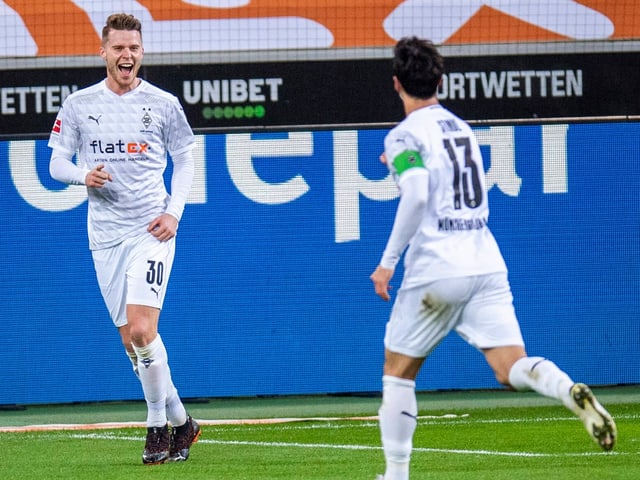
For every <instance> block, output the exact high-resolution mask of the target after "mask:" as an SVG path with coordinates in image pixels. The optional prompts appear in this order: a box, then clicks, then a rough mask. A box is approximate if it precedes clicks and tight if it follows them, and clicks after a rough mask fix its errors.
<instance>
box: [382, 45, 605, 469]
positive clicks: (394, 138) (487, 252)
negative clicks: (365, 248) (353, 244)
mask: <svg viewBox="0 0 640 480" xmlns="http://www.w3.org/2000/svg"><path fill="white" fill-rule="evenodd" d="M443 72H444V64H443V59H442V57H441V56H440V54H439V53H438V51H437V49H436V48H435V47H434V45H433V44H432V43H431V42H430V41H427V40H423V39H419V38H416V37H411V38H403V39H401V40H400V41H399V42H398V43H397V45H396V46H395V48H394V58H393V84H394V88H395V90H396V91H397V92H398V95H399V96H400V99H401V101H402V103H403V106H404V110H405V114H406V117H405V119H404V120H403V121H402V122H401V123H400V124H399V125H398V126H396V127H395V128H394V129H392V130H391V131H390V132H389V134H388V135H387V137H386V138H385V142H384V153H383V154H382V156H381V161H383V162H384V163H386V164H387V166H388V168H389V170H390V172H391V173H392V175H393V178H394V180H395V182H396V184H397V186H398V189H399V191H400V202H399V204H398V209H397V212H396V216H395V220H394V223H393V228H392V231H391V234H390V236H389V239H388V241H387V245H386V248H385V250H384V253H383V255H382V259H381V260H380V264H379V265H378V267H377V268H376V269H375V271H374V272H373V274H372V275H371V280H372V281H373V284H374V287H375V292H376V294H377V295H378V296H380V297H381V298H382V299H383V300H385V301H388V300H389V299H390V296H389V281H390V280H391V278H392V277H393V274H394V269H395V267H396V265H397V263H398V261H399V259H400V257H401V255H402V254H403V252H404V251H405V249H407V251H406V254H405V260H404V261H405V269H404V277H403V280H402V285H401V287H400V289H399V291H398V293H397V298H396V300H395V302H394V305H393V309H392V312H391V316H390V319H389V321H388V323H387V326H386V333H385V338H384V346H385V361H384V373H383V377H382V383H383V396H382V405H381V407H380V411H379V415H380V432H381V438H382V444H383V448H384V455H385V460H386V471H385V474H384V476H380V477H379V478H380V479H383V480H407V479H408V478H409V461H410V456H411V451H412V439H413V433H414V431H415V428H416V417H417V415H418V411H417V402H416V396H415V379H416V376H417V374H418V372H419V370H420V367H421V366H422V364H423V362H424V360H425V358H426V357H427V356H428V355H429V353H430V352H431V351H432V350H433V349H434V348H435V347H436V346H437V345H438V344H439V343H440V341H441V340H442V339H443V338H444V337H445V336H446V335H447V334H448V333H449V332H451V331H452V330H453V331H455V332H457V333H458V334H459V335H460V336H461V337H462V338H463V339H464V340H465V341H467V342H468V343H469V344H470V345H472V346H473V347H475V348H477V349H478V350H480V351H481V352H482V353H483V354H484V357H485V359H486V361H487V363H488V364H489V365H490V367H491V368H492V369H493V371H494V373H495V375H496V378H497V380H498V381H499V382H500V383H502V384H504V385H507V386H510V387H512V388H514V389H516V390H534V391H536V392H538V393H540V394H542V395H545V396H548V397H552V398H555V399H558V400H559V401H561V402H562V403H563V404H564V405H565V406H566V407H567V408H569V409H570V410H571V411H573V412H574V413H575V414H576V415H578V416H579V417H580V419H581V420H582V421H583V423H584V425H585V427H586V429H587V431H588V432H589V434H590V435H591V437H592V438H593V439H594V440H595V441H596V442H597V443H598V445H600V447H601V448H602V449H603V450H611V449H612V448H613V446H614V443H615V441H616V433H617V432H616V426H615V423H614V421H613V419H612V418H611V415H609V413H608V412H607V411H606V410H605V409H604V408H603V407H602V405H600V403H599V402H598V401H597V400H596V398H595V396H594V395H593V393H592V392H591V390H590V389H589V387H588V386H587V385H585V384H583V383H575V382H574V381H573V380H571V378H569V376H568V375H567V374H566V373H565V372H563V371H562V370H560V369H559V368H558V367H557V366H556V365H555V364H554V363H553V362H551V361H550V360H548V359H545V358H542V357H529V356H527V354H526V352H525V348H524V341H523V339H522V334H521V332H520V327H519V324H518V320H517V318H516V314H515V311H514V307H513V297H512V294H511V287H510V285H509V281H508V277H507V267H506V265H505V262H504V260H503V257H502V254H501V252H500V250H499V248H498V245H497V243H496V241H495V239H494V237H493V235H492V233H491V232H490V231H489V228H488V223H487V222H488V215H489V208H488V204H487V200H488V196H487V191H486V187H485V184H484V175H485V174H484V167H483V162H482V157H481V153H480V148H479V145H478V142H477V140H476V138H475V137H474V134H473V132H472V130H471V128H470V127H469V125H468V124H467V123H465V122H464V121H462V120H461V119H460V118H458V117H456V116H455V115H453V114H452V113H451V112H449V111H448V110H446V109H445V108H443V107H442V106H441V105H440V104H439V102H438V100H437V95H436V94H437V89H438V86H439V84H440V81H441V78H442V74H443Z"/></svg>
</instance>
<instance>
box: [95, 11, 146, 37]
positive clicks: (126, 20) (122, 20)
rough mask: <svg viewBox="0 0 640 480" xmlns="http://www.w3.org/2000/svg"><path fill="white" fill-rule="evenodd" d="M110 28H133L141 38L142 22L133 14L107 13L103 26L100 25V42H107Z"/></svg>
mask: <svg viewBox="0 0 640 480" xmlns="http://www.w3.org/2000/svg"><path fill="white" fill-rule="evenodd" d="M111 30H135V31H137V32H139V33H140V38H142V23H140V20H138V19H137V18H136V17H134V16H133V15H129V14H128V13H114V14H112V15H109V17H108V18H107V22H106V23H105V26H104V27H102V44H103V45H104V44H105V43H106V42H107V39H108V37H109V32H110V31H111Z"/></svg>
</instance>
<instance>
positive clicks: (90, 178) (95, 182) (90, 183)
mask: <svg viewBox="0 0 640 480" xmlns="http://www.w3.org/2000/svg"><path fill="white" fill-rule="evenodd" d="M112 181H113V177H112V176H111V174H110V173H109V172H105V171H104V164H102V163H101V164H100V165H98V166H97V167H96V168H94V169H93V170H91V171H90V172H89V173H87V176H86V177H85V178H84V183H85V185H86V186H87V187H92V188H102V187H104V184H105V183H107V182H112Z"/></svg>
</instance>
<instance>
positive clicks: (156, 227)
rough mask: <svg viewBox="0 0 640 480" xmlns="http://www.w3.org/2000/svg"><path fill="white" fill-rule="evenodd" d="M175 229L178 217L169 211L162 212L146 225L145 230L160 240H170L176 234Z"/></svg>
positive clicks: (176, 228)
mask: <svg viewBox="0 0 640 480" xmlns="http://www.w3.org/2000/svg"><path fill="white" fill-rule="evenodd" d="M177 230H178V219H177V218H176V217H174V216H173V215H171V214H169V213H163V214H162V215H160V216H159V217H157V218H156V219H154V220H153V221H152V222H151V223H150V224H149V226H148V227H147V231H148V232H149V233H150V234H151V235H153V236H154V237H156V238H157V239H158V240H160V241H161V242H166V241H167V240H171V239H172V238H173V237H175V236H176V232H177Z"/></svg>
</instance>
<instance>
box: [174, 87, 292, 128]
mask: <svg viewBox="0 0 640 480" xmlns="http://www.w3.org/2000/svg"><path fill="white" fill-rule="evenodd" d="M283 85H284V80H283V79H282V78H279V77H271V78H248V79H243V78H233V79H213V80H186V81H184V82H183V83H182V98H183V100H184V101H185V103H186V104H189V105H201V106H202V117H203V118H204V119H206V120H223V119H231V118H237V119H240V118H264V117H265V116H266V115H267V112H268V110H269V104H273V103H277V102H278V101H279V99H280V89H281V88H282V86H283Z"/></svg>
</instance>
